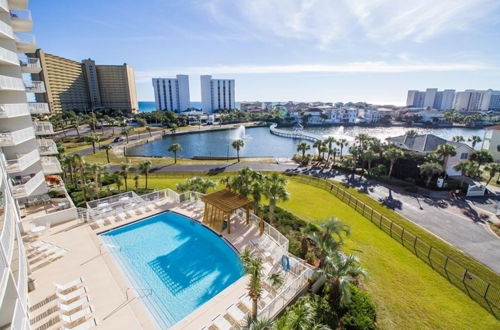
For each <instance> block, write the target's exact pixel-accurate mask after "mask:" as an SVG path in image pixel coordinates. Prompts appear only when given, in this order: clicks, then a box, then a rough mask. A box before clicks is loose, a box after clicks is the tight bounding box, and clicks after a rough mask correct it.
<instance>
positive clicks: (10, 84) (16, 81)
mask: <svg viewBox="0 0 500 330" xmlns="http://www.w3.org/2000/svg"><path fill="white" fill-rule="evenodd" d="M1 89H3V90H15V91H22V90H24V82H23V80H22V79H20V78H13V77H9V76H3V75H0V90H1Z"/></svg>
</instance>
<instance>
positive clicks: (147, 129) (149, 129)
mask: <svg viewBox="0 0 500 330" xmlns="http://www.w3.org/2000/svg"><path fill="white" fill-rule="evenodd" d="M146 131H148V133H149V137H153V134H152V133H151V126H146Z"/></svg>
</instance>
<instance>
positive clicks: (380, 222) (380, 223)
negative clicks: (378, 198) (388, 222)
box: [378, 213, 382, 229]
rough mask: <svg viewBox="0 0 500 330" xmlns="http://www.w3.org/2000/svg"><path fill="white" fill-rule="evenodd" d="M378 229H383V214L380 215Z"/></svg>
mask: <svg viewBox="0 0 500 330" xmlns="http://www.w3.org/2000/svg"><path fill="white" fill-rule="evenodd" d="M378 227H379V228H380V229H382V213H380V219H379V224H378Z"/></svg>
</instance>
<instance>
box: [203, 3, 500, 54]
mask: <svg viewBox="0 0 500 330" xmlns="http://www.w3.org/2000/svg"><path fill="white" fill-rule="evenodd" d="M206 8H207V9H208V10H209V12H210V13H211V14H212V16H213V17H214V19H215V20H216V21H218V22H220V24H222V25H230V26H231V27H232V28H234V29H239V30H240V31H241V32H243V33H249V34H254V35H258V36H259V37H260V38H269V37H275V38H287V39H301V40H310V41H312V42H315V43H317V44H318V45H319V46H320V47H322V48H325V47H327V46H330V45H331V43H332V41H335V40H339V39H347V38H368V39H369V40H372V41H375V42H379V43H388V42H393V41H399V40H403V39H410V40H414V41H419V42H420V41H424V40H426V39H429V38H432V37H434V36H436V35H439V34H442V33H445V32H449V31H456V30H464V29H467V28H470V27H471V26H472V24H473V23H477V22H480V21H481V19H484V18H485V17H486V16H488V15H491V14H492V13H493V14H494V12H493V11H495V10H497V9H499V8H500V1H498V0H417V1H412V0H251V1H234V0H209V1H207V2H206Z"/></svg>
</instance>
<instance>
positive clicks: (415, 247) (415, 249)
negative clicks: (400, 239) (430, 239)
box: [413, 235, 418, 257]
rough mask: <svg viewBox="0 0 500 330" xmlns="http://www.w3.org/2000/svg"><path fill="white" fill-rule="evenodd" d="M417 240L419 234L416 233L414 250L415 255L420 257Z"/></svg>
mask: <svg viewBox="0 0 500 330" xmlns="http://www.w3.org/2000/svg"><path fill="white" fill-rule="evenodd" d="M417 240H418V236H417V235H415V242H413V250H414V251H415V255H416V256H417V257H418V253H417Z"/></svg>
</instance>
